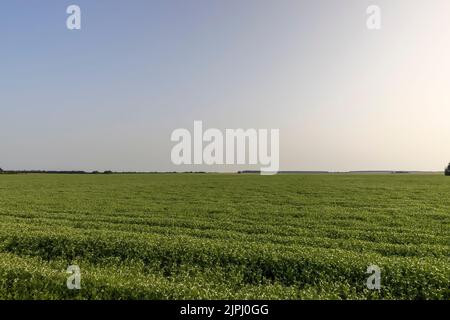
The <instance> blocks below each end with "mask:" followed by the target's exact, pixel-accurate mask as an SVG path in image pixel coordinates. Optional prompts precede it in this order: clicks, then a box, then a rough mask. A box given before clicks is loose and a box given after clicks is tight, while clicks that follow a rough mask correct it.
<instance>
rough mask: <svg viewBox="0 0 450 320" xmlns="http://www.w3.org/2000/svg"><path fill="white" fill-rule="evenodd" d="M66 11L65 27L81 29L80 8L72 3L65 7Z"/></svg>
mask: <svg viewBox="0 0 450 320" xmlns="http://www.w3.org/2000/svg"><path fill="white" fill-rule="evenodd" d="M66 13H67V14H69V17H67V20H66V27H67V29H69V30H81V8H80V7H79V6H77V5H75V4H73V5H70V6H68V7H67V10H66Z"/></svg>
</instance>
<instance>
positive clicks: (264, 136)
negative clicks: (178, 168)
mask: <svg viewBox="0 0 450 320" xmlns="http://www.w3.org/2000/svg"><path fill="white" fill-rule="evenodd" d="M269 139H270V141H269ZM279 140H280V133H279V130H278V129H271V130H270V137H269V130H268V129H258V130H257V129H247V130H244V129H226V130H225V133H222V131H221V130H219V129H214V128H211V129H207V130H205V131H203V122H202V121H194V131H193V134H191V132H190V131H189V130H188V129H176V130H174V131H173V132H172V135H171V141H172V142H178V143H177V144H176V145H175V146H174V147H173V148H172V152H171V159H172V163H173V164H175V165H183V164H184V165H192V164H194V165H201V164H204V165H258V164H259V165H260V166H261V168H260V170H261V174H262V175H272V174H276V173H278V170H279V166H280V141H279ZM204 143H206V144H204ZM269 148H270V152H269Z"/></svg>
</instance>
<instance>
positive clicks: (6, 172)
mask: <svg viewBox="0 0 450 320" xmlns="http://www.w3.org/2000/svg"><path fill="white" fill-rule="evenodd" d="M169 173H170V174H173V173H192V174H193V173H195V174H206V173H207V172H205V171H186V172H176V171H170V172H169V171H167V172H162V171H150V172H140V171H120V172H114V171H111V170H106V171H82V170H72V171H58V170H50V171H48V170H3V169H2V168H0V174H169Z"/></svg>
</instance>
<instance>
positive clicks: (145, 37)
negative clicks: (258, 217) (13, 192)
mask: <svg viewBox="0 0 450 320" xmlns="http://www.w3.org/2000/svg"><path fill="white" fill-rule="evenodd" d="M70 4H77V5H79V6H80V7H81V10H82V30H80V31H69V30H67V29H66V26H65V21H66V18H67V14H66V12H65V11H66V8H67V6H69V5H70ZM370 4H377V5H379V6H380V7H381V9H382V29H381V30H379V31H369V30H367V28H366V18H367V15H366V8H367V6H368V5H370ZM448 12H450V4H449V3H448V1H446V0H433V1H430V2H428V3H427V2H425V1H420V0H413V1H406V0H395V1H386V0H379V1H376V0H373V1H364V0H342V1H330V0H316V1H312V0H310V1H301V0H281V1H275V0H245V1H242V0H240V1H238V0H227V1H211V0H164V1H163V0H158V1H156V0H153V1H148V0H145V1H138V0H132V1H122V0H121V1H119V0H109V1H99V0H95V1H82V0H79V1H61V0H53V1H50V0H42V1H24V0H14V1H2V3H1V4H0V41H1V42H0V43H1V44H0V46H1V50H0V72H1V76H0V113H1V115H0V150H1V151H0V167H3V168H8V169H60V170H72V169H73V170H75V169H83V170H105V169H111V170H144V171H152V170H176V169H187V168H177V167H175V166H173V165H172V164H171V161H170V150H171V148H172V147H173V143H171V141H170V134H171V132H172V131H173V130H174V129H176V128H189V129H191V128H192V125H193V121H194V120H202V121H203V122H204V125H205V126H206V127H214V128H220V129H225V128H238V127H242V128H268V129H270V128H277V129H280V137H281V145H280V146H281V155H280V156H281V169H282V170H363V169H398V170H441V169H442V168H443V166H444V165H445V163H446V162H447V161H450V148H448V143H449V141H450V126H449V125H448V119H450V111H449V110H450V107H449V106H450V93H449V92H450V90H448V88H449V85H450V62H449V58H448V57H449V56H450V44H449V42H450V40H449V39H448V36H447V35H448V32H447V31H448V30H449V29H450V19H449V18H448ZM198 169H199V170H200V169H205V168H198ZM207 169H208V168H207ZM209 169H213V170H225V171H227V170H234V169H235V168H228V167H227V168H224V167H221V168H209Z"/></svg>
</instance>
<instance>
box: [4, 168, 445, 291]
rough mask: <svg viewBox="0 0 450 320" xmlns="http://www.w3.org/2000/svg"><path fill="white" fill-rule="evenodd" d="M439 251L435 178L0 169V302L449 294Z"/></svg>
mask: <svg viewBox="0 0 450 320" xmlns="http://www.w3.org/2000/svg"><path fill="white" fill-rule="evenodd" d="M449 256H450V178H448V177H444V176H439V175H277V176H258V175H232V174H203V175H202V174H198V175H194V174H192V175H189V174H172V175H170V174H154V175H151V174H136V175H121V174H117V175H45V174H40V175H39V174H36V175H0V299H61V298H62V299H367V298H369V299H379V298H381V299H450V288H449V287H450V282H449V279H450V260H449ZM371 264H376V265H378V266H379V267H380V268H381V272H382V273H381V286H382V287H381V290H379V291H377V290H369V289H368V288H367V287H366V279H367V277H368V276H369V275H368V274H366V270H367V267H368V266H369V265H371ZM69 265H79V266H80V268H81V272H82V284H81V285H82V288H81V290H68V289H67V287H66V279H67V277H68V274H67V273H66V269H67V267H68V266H69Z"/></svg>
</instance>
